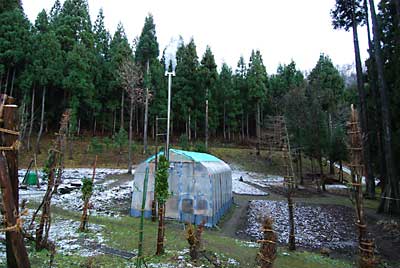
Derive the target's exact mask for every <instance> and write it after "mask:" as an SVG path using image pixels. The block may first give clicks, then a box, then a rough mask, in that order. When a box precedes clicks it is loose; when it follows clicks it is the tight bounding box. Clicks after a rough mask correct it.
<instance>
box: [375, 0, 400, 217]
mask: <svg viewBox="0 0 400 268" xmlns="http://www.w3.org/2000/svg"><path fill="white" fill-rule="evenodd" d="M369 9H370V13H371V19H372V30H373V35H374V42H373V45H374V50H373V51H372V53H371V57H372V58H373V59H374V62H375V64H376V65H375V66H374V67H376V73H377V85H378V88H379V93H380V94H379V96H380V112H381V123H382V134H383V135H382V136H383V149H384V150H383V151H384V152H385V153H384V154H383V155H384V156H385V158H384V164H385V169H386V178H385V180H384V182H383V184H384V187H383V191H382V197H383V198H382V199H381V204H380V206H379V209H378V211H379V212H385V213H400V201H399V200H400V189H399V188H400V186H399V176H398V174H399V168H396V166H395V163H396V155H397V157H398V155H399V154H400V153H399V152H400V150H399V149H397V148H398V145H397V146H394V145H395V144H399V140H398V139H397V138H394V137H395V136H396V135H393V134H392V132H397V133H398V132H399V130H398V129H399V127H398V126H397V124H396V123H395V122H394V121H392V116H393V118H395V116H396V115H397V114H398V109H396V108H395V107H396V104H394V103H397V102H396V96H397V90H395V89H396V86H398V85H399V78H398V75H397V74H396V72H397V71H398V68H399V67H398V65H399V55H400V52H399V51H400V49H399V45H400V32H399V31H400V30H399V28H398V27H397V26H398V25H399V24H400V23H399V16H398V3H397V4H395V3H394V1H386V0H385V1H381V3H380V9H381V19H378V17H377V15H376V12H375V5H374V1H373V0H369ZM380 44H383V47H381V46H380Z"/></svg>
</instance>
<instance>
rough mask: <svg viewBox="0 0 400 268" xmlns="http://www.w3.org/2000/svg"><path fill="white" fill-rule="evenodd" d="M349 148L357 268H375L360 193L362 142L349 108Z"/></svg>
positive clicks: (356, 120) (359, 130)
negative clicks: (356, 238)
mask: <svg viewBox="0 0 400 268" xmlns="http://www.w3.org/2000/svg"><path fill="white" fill-rule="evenodd" d="M347 126H348V134H349V138H350V144H349V145H350V146H349V148H348V151H349V154H350V160H351V164H350V167H351V177H352V182H351V185H352V187H353V192H354V197H355V210H356V217H357V221H356V223H355V225H356V226H357V228H358V240H359V247H358V248H359V267H360V268H372V267H376V264H377V260H376V258H375V256H374V241H373V240H371V239H369V238H368V232H367V222H366V220H365V214H364V198H363V191H362V175H363V174H364V168H365V163H363V150H364V148H363V142H362V135H361V129H360V127H359V123H358V114H357V112H356V110H355V109H354V107H353V105H352V106H351V117H350V121H349V122H348V123H347Z"/></svg>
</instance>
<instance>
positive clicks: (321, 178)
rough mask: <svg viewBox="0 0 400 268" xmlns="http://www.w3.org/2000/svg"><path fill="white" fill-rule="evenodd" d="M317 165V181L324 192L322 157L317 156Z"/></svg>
mask: <svg viewBox="0 0 400 268" xmlns="http://www.w3.org/2000/svg"><path fill="white" fill-rule="evenodd" d="M318 164H319V173H320V174H319V181H320V183H321V185H322V191H324V192H325V191H326V188H325V175H324V166H323V164H322V156H321V154H320V155H319V156H318Z"/></svg>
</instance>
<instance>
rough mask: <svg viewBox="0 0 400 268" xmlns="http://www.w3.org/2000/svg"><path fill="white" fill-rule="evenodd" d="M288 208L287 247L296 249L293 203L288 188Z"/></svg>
mask: <svg viewBox="0 0 400 268" xmlns="http://www.w3.org/2000/svg"><path fill="white" fill-rule="evenodd" d="M289 187H293V186H289ZM288 209H289V249H290V250H296V237H295V230H294V204H293V198H292V190H288Z"/></svg>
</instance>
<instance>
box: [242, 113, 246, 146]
mask: <svg viewBox="0 0 400 268" xmlns="http://www.w3.org/2000/svg"><path fill="white" fill-rule="evenodd" d="M244 140H245V138H244V114H242V141H244Z"/></svg>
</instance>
